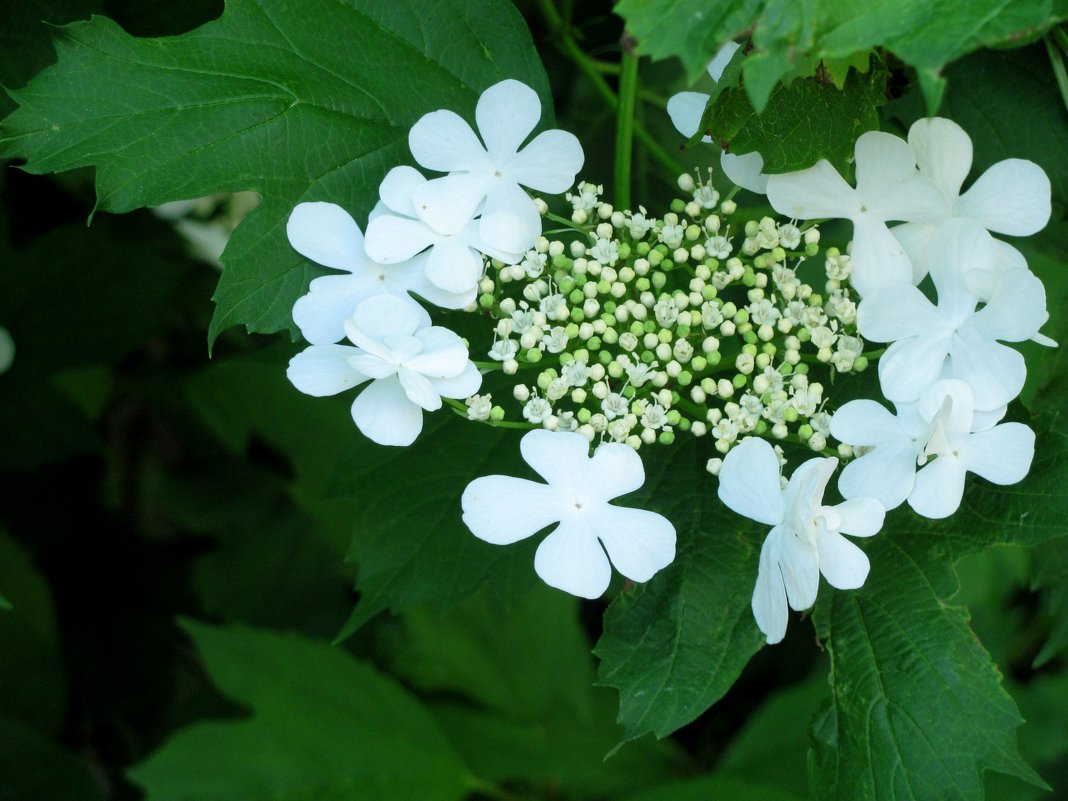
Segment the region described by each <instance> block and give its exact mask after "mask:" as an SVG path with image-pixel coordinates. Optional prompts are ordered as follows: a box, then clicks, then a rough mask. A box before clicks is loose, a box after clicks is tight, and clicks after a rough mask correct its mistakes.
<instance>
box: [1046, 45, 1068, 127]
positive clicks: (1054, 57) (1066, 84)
mask: <svg viewBox="0 0 1068 801" xmlns="http://www.w3.org/2000/svg"><path fill="white" fill-rule="evenodd" d="M1058 33H1061V34H1062V35H1063V33H1064V32H1063V31H1060V30H1059V29H1058ZM1043 41H1045V43H1046V53H1048V54H1049V63H1050V66H1051V67H1052V68H1053V76H1054V77H1055V78H1056V79H1057V88H1058V89H1060V90H1061V100H1062V101H1064V107H1065V108H1066V109H1068V70H1065V67H1064V55H1063V53H1058V52H1057V48H1056V47H1055V46H1054V44H1053V41H1052V40H1051V39H1050V37H1048V36H1047V37H1046V38H1045V39H1044V40H1043ZM1062 47H1063V43H1062Z"/></svg>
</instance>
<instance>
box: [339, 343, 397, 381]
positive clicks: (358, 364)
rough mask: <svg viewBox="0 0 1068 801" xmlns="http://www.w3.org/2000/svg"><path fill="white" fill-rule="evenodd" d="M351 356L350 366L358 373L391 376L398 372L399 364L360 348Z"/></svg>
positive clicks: (383, 376)
mask: <svg viewBox="0 0 1068 801" xmlns="http://www.w3.org/2000/svg"><path fill="white" fill-rule="evenodd" d="M352 350H354V351H355V353H353V354H352V355H351V356H349V367H351V368H352V369H353V370H355V371H356V372H358V373H363V374H364V375H365V376H367V377H368V378H374V379H379V378H389V377H390V376H391V375H393V374H394V373H396V372H397V365H395V364H392V363H390V362H388V361H386V360H385V359H382V358H381V357H379V356H375V355H373V354H371V353H367V352H366V351H362V350H360V349H359V348H353V349H352Z"/></svg>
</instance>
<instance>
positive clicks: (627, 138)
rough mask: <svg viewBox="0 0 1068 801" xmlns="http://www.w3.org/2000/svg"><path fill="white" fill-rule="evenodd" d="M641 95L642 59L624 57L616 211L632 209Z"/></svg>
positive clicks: (617, 116)
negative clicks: (637, 105) (636, 106)
mask: <svg viewBox="0 0 1068 801" xmlns="http://www.w3.org/2000/svg"><path fill="white" fill-rule="evenodd" d="M637 94H638V58H637V57H636V56H634V55H632V54H630V53H626V52H624V53H623V61H622V64H621V69H620V73H619V105H618V106H617V108H616V198H615V199H616V208H617V209H629V208H630V165H631V159H632V158H633V156H634V102H635V100H636V98H637Z"/></svg>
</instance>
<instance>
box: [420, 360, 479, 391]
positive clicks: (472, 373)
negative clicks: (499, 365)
mask: <svg viewBox="0 0 1068 801" xmlns="http://www.w3.org/2000/svg"><path fill="white" fill-rule="evenodd" d="M430 383H432V384H433V385H434V389H435V390H436V391H437V393H438V394H439V395H441V397H443V398H470V397H471V396H472V395H474V394H475V393H476V392H478V390H479V387H481V386H482V373H480V372H479V371H478V368H477V367H475V365H474V362H468V363H467V364H466V366H465V367H464V370H463V372H462V373H460V374H459V375H458V376H454V377H452V378H431V379H430Z"/></svg>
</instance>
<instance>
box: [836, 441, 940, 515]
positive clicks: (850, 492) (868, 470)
mask: <svg viewBox="0 0 1068 801" xmlns="http://www.w3.org/2000/svg"><path fill="white" fill-rule="evenodd" d="M919 450H920V448H919V446H918V445H916V444H913V443H912V442H911V441H910V440H899V441H897V442H887V443H884V444H882V445H879V446H877V447H876V448H875V449H874V450H872V451H869V452H868V453H865V454H864V455H863V456H861V457H859V458H857V459H854V460H853V461H852V462H850V463H849V464H847V465H846V466H845V467H844V468H842V474H841V475H840V476H839V477H838V491H839V492H840V493H842V497H844V498H849V499H853V498H875V499H876V500H877V501H878V502H879V503H880V504H881V505H882V506H883V507H885V508H886V509H896V508H897V507H898V506H900V505H901V504H903V503H904V502H905V499H906V498H907V497H908V496H909V493H910V492H912V485H913V483H914V481H915V477H916V457H917V456H918V455H919ZM851 533H852V532H851Z"/></svg>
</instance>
